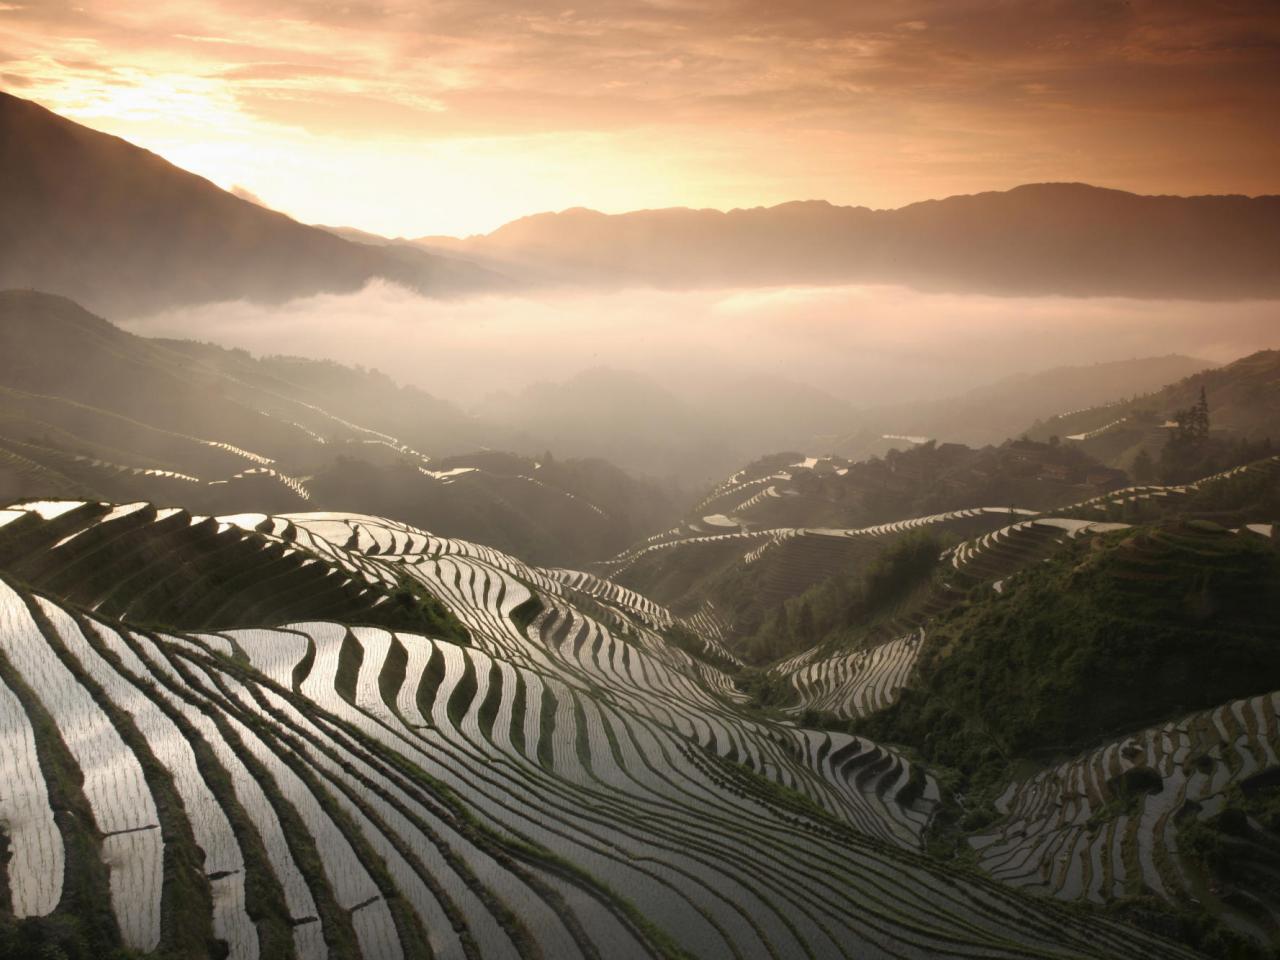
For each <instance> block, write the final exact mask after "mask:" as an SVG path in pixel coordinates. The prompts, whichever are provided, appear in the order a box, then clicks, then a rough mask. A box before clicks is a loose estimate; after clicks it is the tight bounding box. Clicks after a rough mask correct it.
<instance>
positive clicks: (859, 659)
mask: <svg viewBox="0 0 1280 960" xmlns="http://www.w3.org/2000/svg"><path fill="white" fill-rule="evenodd" d="M923 640H924V631H923V630H921V631H917V632H916V633H913V634H908V635H907V636H903V637H898V638H897V639H894V640H890V641H888V642H886V643H881V644H877V645H876V646H873V647H868V648H866V649H864V650H859V651H857V652H855V653H844V654H839V655H837V656H833V657H822V658H817V657H815V651H813V650H809V651H806V652H805V653H802V654H800V655H799V656H796V657H792V658H791V659H789V660H783V661H782V662H780V663H778V664H776V665H775V666H774V667H773V668H772V669H771V672H772V673H774V674H776V675H777V676H780V677H784V678H785V679H786V681H787V683H788V684H789V685H790V686H791V688H792V690H793V691H794V695H795V702H794V703H793V704H792V705H791V706H789V707H787V711H788V712H789V713H793V714H799V713H804V712H806V711H810V710H815V711H818V712H819V713H828V714H831V715H832V716H836V717H840V718H844V719H848V718H852V717H865V716H868V715H870V714H872V713H875V712H876V711H878V710H883V709H884V708H885V707H887V706H889V705H890V704H892V703H893V702H894V701H895V700H897V698H898V692H899V691H900V690H901V689H902V688H903V687H904V686H906V685H907V680H908V678H909V677H910V676H911V671H912V670H913V669H914V667H915V664H916V657H917V656H918V655H919V652H920V645H921V643H922V642H923Z"/></svg>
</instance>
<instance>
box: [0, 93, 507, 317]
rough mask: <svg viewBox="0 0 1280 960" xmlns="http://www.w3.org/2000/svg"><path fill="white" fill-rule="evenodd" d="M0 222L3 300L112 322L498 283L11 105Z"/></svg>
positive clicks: (3, 109) (14, 101)
mask: <svg viewBox="0 0 1280 960" xmlns="http://www.w3.org/2000/svg"><path fill="white" fill-rule="evenodd" d="M0 209H3V210H4V211H5V216H4V217H3V219H2V220H0V288H5V287H27V288H32V289H39V290H45V291H49V292H52V293H60V294H63V295H65V296H69V297H72V298H73V299H76V300H78V301H79V302H81V303H83V304H85V305H86V306H88V307H89V308H90V309H91V310H95V311H98V312H102V313H107V314H109V315H112V316H130V315H135V314H141V313H147V312H153V311H157V310H162V309H165V308H168V307H174V306H180V305H182V304H189V303H201V302H207V301H215V300H237V299H247V300H254V301H265V302H278V301H283V300H287V299H289V298H291V297H300V296H307V295H310V294H316V293H339V292H347V291H353V290H358V289H359V288H360V287H362V286H363V285H364V284H366V283H367V282H369V281H370V280H371V279H373V278H375V277H381V278H385V279H387V280H392V281H394V282H396V283H400V284H403V285H405V286H408V287H411V288H413V289H415V290H419V291H422V292H424V293H428V294H432V295H448V294H455V293H461V292H464V291H469V290H476V289H485V290H488V289H495V288H500V287H502V286H504V285H505V283H506V281H505V280H504V279H503V278H501V277H499V276H497V275H496V274H493V273H491V272H490V271H487V270H484V269H482V268H480V267H477V266H475V265H473V264H468V263H466V262H463V261H460V260H458V259H457V258H456V257H455V258H443V257H436V256H432V255H431V254H428V253H426V252H424V251H422V250H417V249H413V248H410V247H398V248H395V249H394V250H383V249H381V248H378V247H373V246H369V245H367V244H361V243H351V242H348V241H346V240H343V239H340V238H338V237H336V236H334V235H333V234H331V233H329V232H327V231H324V230H319V229H316V228H314V227H309V226H304V225H303V224H300V223H298V222H296V221H294V220H291V219H290V218H289V217H287V216H285V215H284V214H281V213H276V212H274V211H271V210H267V209H264V208H263V207H261V206H258V205H257V204H254V203H251V202H249V201H247V200H242V199H241V198H239V197H236V196H233V195H232V194H230V193H228V192H226V191H224V190H221V189H219V188H218V187H216V186H214V185H213V184H212V183H210V182H209V181H207V180H204V179H202V178H201V177H198V176H196V175H194V174H191V173H188V172H186V171H184V170H181V169H179V168H177V167H175V166H173V165H172V164H170V163H168V162H167V161H165V160H163V159H161V158H160V157H158V156H156V155H155V154H153V153H150V152H148V151H146V150H142V149H140V148H138V147H135V146H133V145H132V144H130V143H127V142H126V141H124V140H121V139H119V138H117V137H112V136H108V135H106V134H102V133H98V132H96V131H94V130H90V129H89V128H88V127H84V126H81V125H79V124H76V123H73V122H71V121H70V120H67V119H64V118H62V117H59V116H57V115H56V114H54V113H51V112H49V111H48V110H45V109H44V108H43V107H40V106H38V105H37V104H35V103H32V102H30V101H27V100H21V99H19V98H17V97H14V96H10V95H9V94H5V93H0Z"/></svg>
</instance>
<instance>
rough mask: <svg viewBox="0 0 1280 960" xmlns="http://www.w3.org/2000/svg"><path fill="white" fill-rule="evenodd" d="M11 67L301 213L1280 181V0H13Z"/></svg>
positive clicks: (36, 87)
mask: <svg viewBox="0 0 1280 960" xmlns="http://www.w3.org/2000/svg"><path fill="white" fill-rule="evenodd" d="M0 87H2V88H3V89H5V90H7V91H8V92H10V93H13V94H15V95H18V96H22V97H27V98H29V99H33V100H36V101H38V102H39V103H41V104H43V105H45V106H47V107H49V108H50V109H53V110H55V111H57V112H59V113H62V114H64V115H67V116H69V117H72V118H73V119H76V120H78V121H80V122H82V123H86V124H88V125H90V126H92V127H95V128H97V129H100V130H105V131H108V132H110V133H115V134H119V135H120V136H123V137H125V138H127V139H129V140H132V141H134V142H136V143H139V144H141V145H143V146H146V147H148V148H150V149H152V150H155V151H156V152H158V153H160V154H162V155H163V156H165V157H167V158H168V159H170V160H172V161H173V162H175V163H177V164H179V165H180V166H183V167H186V168H188V169H191V170H194V171H196V172H197V173H201V174H203V175H205V176H207V177H209V178H210V179H212V180H214V181H215V182H217V183H219V184H221V185H222V186H225V187H231V186H232V185H237V184H238V185H242V186H243V187H245V188H247V189H248V190H250V191H252V192H253V193H255V194H257V195H258V196H260V197H261V198H262V199H263V200H264V201H265V202H266V203H268V204H269V205H271V206H274V207H277V208H279V209H282V210H284V211H286V212H288V213H290V214H292V215H293V216H296V217H298V218H299V219H302V220H305V221H309V222H319V223H332V224H348V225H353V226H358V227H361V228H364V229H368V230H373V231H377V232H380V233H386V234H391V235H406V236H420V235H423V234H432V233H450V234H465V233H472V232H479V231H487V230H490V229H492V228H494V227H496V226H497V225H499V224H501V223H503V222H505V221H507V220H510V219H513V218H514V217H517V216H521V215H523V214H527V213H532V212H536V211H540V210H548V209H561V208H564V207H568V206H578V205H580V206H590V207H595V208H597V209H602V210H606V211H611V212H616V211H623V210H629V209H635V208H639V207H652V206H672V205H690V206H709V207H721V208H725V207H732V206H754V205H757V204H770V203H777V202H781V201H784V200H792V199H808V198H823V199H828V200H831V201H833V202H836V203H865V204H867V205H870V206H897V205H900V204H902V203H907V202H911V201H913V200H919V199H925V198H929V197H937V196H945V195H948V194H953V193H965V192H973V191H976V190H983V189H1003V188H1006V187H1010V186H1013V185H1015V184H1018V183H1023V182H1028V181H1039V180H1085V181H1089V182H1092V183H1098V184H1102V185H1106V186H1114V187H1121V188H1125V189H1131V190H1136V191H1140V192H1146V193H1161V192H1164V193H1184V194H1185V193H1206V192H1236V193H1247V194H1259V193H1280V119H1277V118H1280V3H1278V2H1276V0H1250V2H1230V0H1226V2H1209V0H1132V2H1126V0H935V2H928V0H878V2H860V0H819V2H809V3H788V2H785V0H705V2H703V0H650V2H646V3H638V2H620V0H601V2H593V3H591V4H590V5H587V6H584V7H583V8H581V9H578V8H571V7H567V6H563V5H552V4H543V3H538V2H527V3H514V2H510V0H444V2H432V3H406V2H401V0H382V2H379V0H352V2H349V3H344V2H335V3H317V2H309V0H165V2H156V0H36V2H28V0H0Z"/></svg>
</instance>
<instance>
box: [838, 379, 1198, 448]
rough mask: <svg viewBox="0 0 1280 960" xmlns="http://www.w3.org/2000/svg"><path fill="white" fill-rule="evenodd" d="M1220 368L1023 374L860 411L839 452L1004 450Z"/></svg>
mask: <svg viewBox="0 0 1280 960" xmlns="http://www.w3.org/2000/svg"><path fill="white" fill-rule="evenodd" d="M1213 366H1214V364H1212V363H1210V362H1209V361H1207V360H1197V359H1195V358H1194V357H1184V356H1179V355H1177V354H1170V355H1168V356H1164V357H1142V358H1135V359H1133V360H1115V361H1111V362H1108V363H1095V364H1092V365H1090V366H1075V367H1053V368H1051V369H1048V370H1039V371H1036V372H1034V373H1024V374H1018V375H1016V376H1011V377H1005V378H1004V379H1001V380H998V381H996V382H994V383H990V384H985V385H983V386H981V387H976V388H974V389H973V390H969V391H967V392H965V393H962V394H959V395H957V396H954V397H947V398H946V399H944V400H937V401H928V402H922V403H909V404H907V403H904V404H897V405H895V406H890V407H878V408H871V409H867V410H863V411H860V412H859V415H858V420H859V421H860V423H861V426H860V427H859V429H858V431H857V432H856V433H854V434H851V435H849V436H847V437H844V438H841V439H839V440H837V441H836V443H835V444H834V445H833V449H834V450H837V451H839V452H841V453H844V454H846V455H849V456H867V455H868V454H870V453H879V452H881V451H882V450H883V449H884V448H885V447H886V443H885V442H883V441H884V437H885V434H890V435H897V436H920V437H926V438H933V439H937V440H940V441H947V442H955V443H965V444H969V445H981V444H987V443H1000V442H1001V441H1002V440H1006V439H1008V438H1009V437H1016V436H1019V435H1020V434H1022V433H1024V432H1026V430H1027V425H1028V423H1030V422H1031V421H1033V420H1036V419H1040V420H1048V419H1052V418H1054V417H1058V416H1062V415H1065V413H1066V411H1080V410H1086V409H1090V408H1093V407H1097V406H1100V405H1102V404H1107V403H1111V402H1112V401H1114V400H1115V398H1116V397H1122V396H1126V395H1128V396H1136V395H1138V394H1146V393H1150V392H1151V391H1153V390H1158V389H1160V388H1161V387H1164V386H1165V385H1166V384H1169V383H1172V382H1174V381H1177V380H1181V379H1182V378H1184V377H1187V376H1190V375H1191V374H1193V373H1199V372H1200V371H1202V370H1206V369H1209V368H1211V367H1213ZM1037 436H1039V434H1037ZM1047 438H1048V435H1046V436H1045V437H1042V438H1041V439H1047Z"/></svg>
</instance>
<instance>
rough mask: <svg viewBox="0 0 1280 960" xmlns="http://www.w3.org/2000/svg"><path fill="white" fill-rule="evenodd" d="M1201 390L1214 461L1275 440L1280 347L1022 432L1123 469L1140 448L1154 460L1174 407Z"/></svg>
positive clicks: (1279, 429)
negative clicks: (1239, 449)
mask: <svg viewBox="0 0 1280 960" xmlns="http://www.w3.org/2000/svg"><path fill="white" fill-rule="evenodd" d="M1201 391H1204V394H1205V398H1206V400H1207V401H1208V405H1209V415H1210V427H1211V433H1210V437H1209V438H1208V439H1209V441H1210V442H1209V444H1208V448H1207V455H1208V456H1210V458H1211V460H1212V458H1213V457H1218V458H1219V460H1220V462H1218V466H1225V465H1226V464H1227V459H1229V458H1230V457H1231V456H1233V455H1234V454H1233V448H1234V447H1236V446H1239V445H1241V444H1245V445H1257V444H1263V445H1265V444H1267V443H1269V442H1271V441H1280V350H1259V351H1258V352H1256V353H1252V354H1250V355H1249V356H1247V357H1241V358H1240V359H1239V360H1236V361H1233V362H1232V363H1228V364H1224V365H1223V366H1220V367H1215V368H1210V369H1206V370H1201V371H1198V372H1196V373H1194V374H1192V375H1190V376H1186V377H1183V378H1182V379H1181V380H1178V381H1176V382H1173V383H1170V384H1168V385H1166V386H1165V387H1163V388H1162V389H1159V390H1154V391H1151V392H1149V393H1143V394H1141V395H1139V396H1133V395H1132V394H1131V393H1130V394H1129V395H1128V396H1125V395H1123V394H1122V395H1120V396H1118V397H1116V398H1115V399H1113V400H1112V401H1111V402H1109V403H1105V404H1100V405H1097V406H1094V407H1090V408H1088V409H1083V410H1076V411H1074V412H1072V413H1066V414H1062V415H1060V416H1056V417H1050V418H1048V419H1045V420H1040V421H1037V422H1036V423H1034V424H1032V425H1030V427H1029V428H1028V429H1027V430H1026V433H1027V435H1028V436H1031V437H1033V438H1041V439H1043V438H1047V437H1049V436H1051V435H1056V436H1059V437H1062V438H1064V439H1065V440H1068V441H1069V442H1071V443H1072V444H1074V445H1076V446H1078V447H1080V448H1081V449H1083V450H1085V451H1087V452H1089V453H1091V454H1092V455H1093V456H1096V457H1098V458H1099V459H1101V460H1104V461H1106V462H1108V463H1110V464H1113V465H1116V466H1120V467H1124V468H1126V469H1128V468H1130V467H1131V466H1132V465H1133V463H1134V460H1135V458H1136V457H1137V456H1138V455H1139V454H1140V453H1143V452H1145V454H1146V455H1147V456H1149V457H1151V458H1152V459H1153V460H1154V461H1159V460H1160V458H1161V454H1162V453H1163V451H1164V448H1165V446H1166V443H1167V441H1168V439H1169V435H1170V428H1171V425H1172V423H1173V421H1174V420H1175V418H1176V417H1177V415H1178V413H1179V411H1183V410H1188V409H1190V408H1191V407H1192V406H1194V405H1195V404H1196V403H1197V402H1198V401H1199V399H1200V394H1201ZM1126 393H1128V391H1126ZM1224 458H1226V459H1224ZM1215 462H1217V461H1215ZM1215 462H1204V463H1201V464H1199V465H1198V466H1197V467H1196V469H1197V470H1198V471H1199V472H1201V473H1207V472H1212V470H1213V469H1215Z"/></svg>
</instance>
